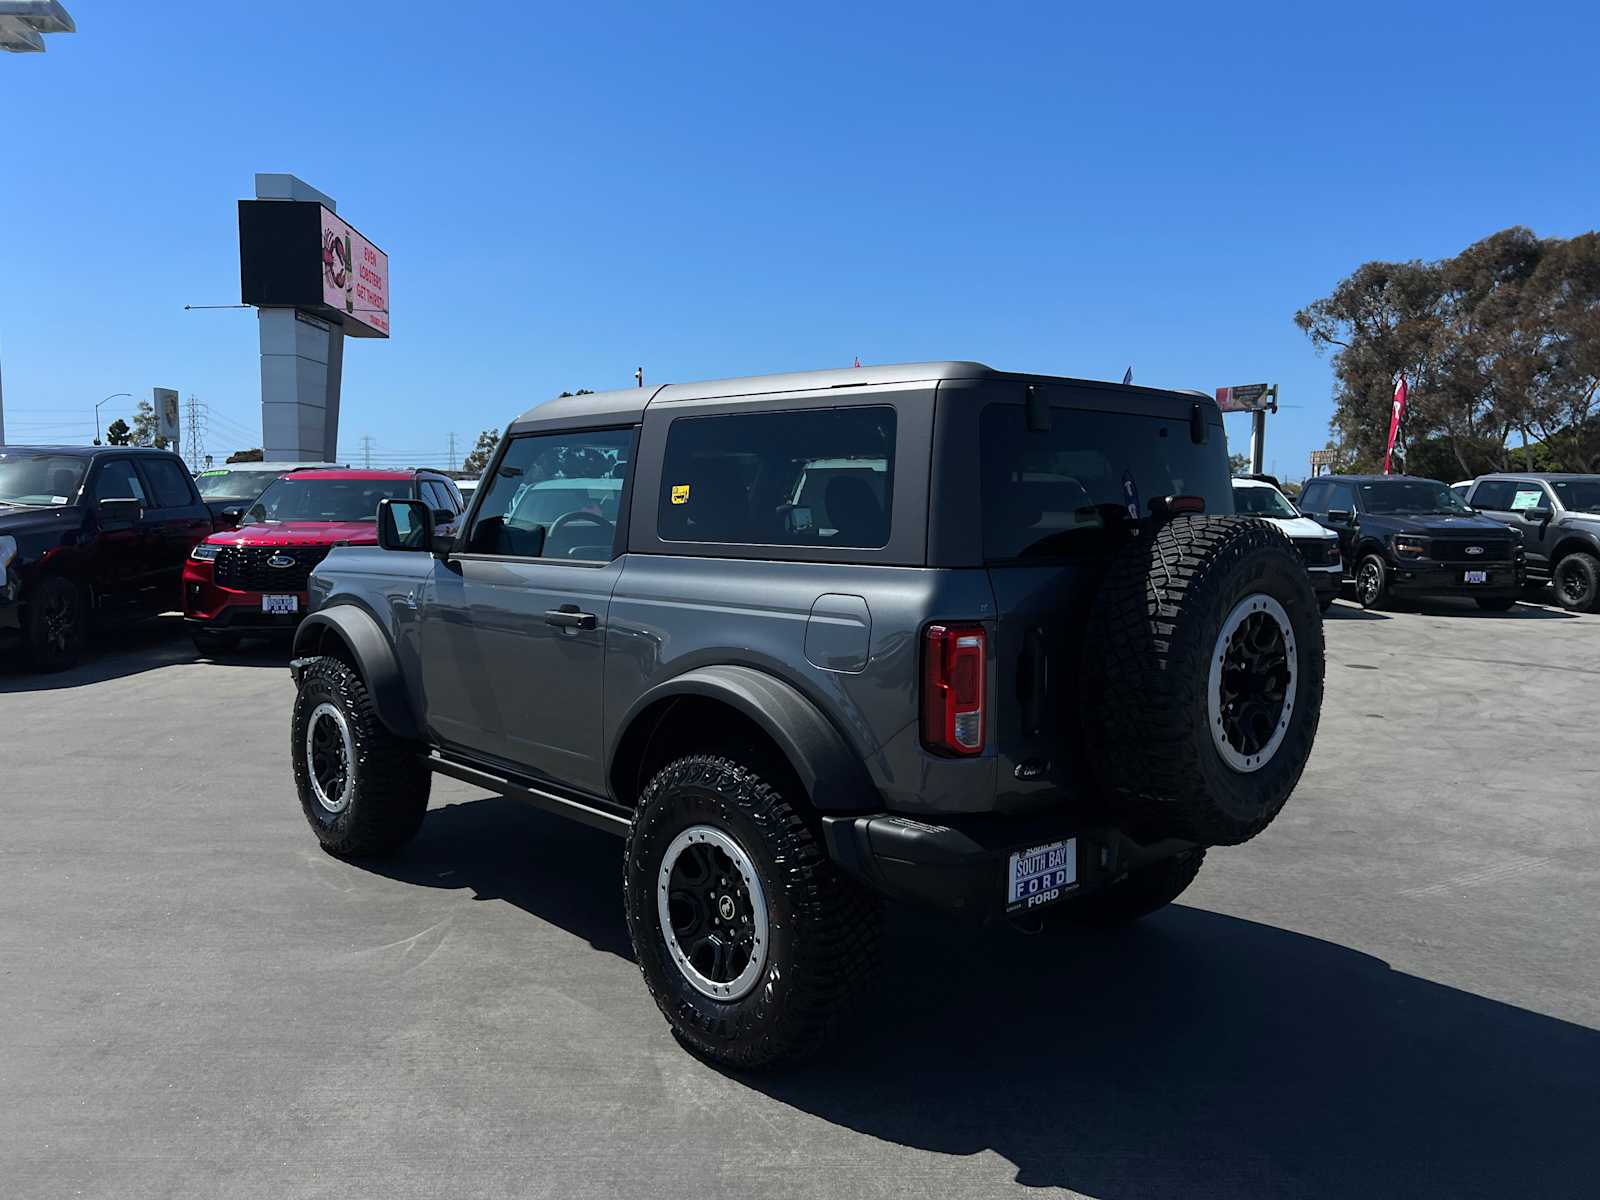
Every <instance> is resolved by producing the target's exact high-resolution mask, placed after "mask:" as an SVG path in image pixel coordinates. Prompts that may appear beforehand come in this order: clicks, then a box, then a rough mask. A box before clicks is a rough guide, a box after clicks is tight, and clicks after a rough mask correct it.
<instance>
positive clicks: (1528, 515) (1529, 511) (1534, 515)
mask: <svg viewBox="0 0 1600 1200" xmlns="http://www.w3.org/2000/svg"><path fill="white" fill-rule="evenodd" d="M1555 515H1556V513H1555V509H1553V508H1525V509H1523V510H1522V517H1523V519H1524V520H1527V521H1534V522H1539V523H1542V522H1545V521H1548V520H1549V519H1550V518H1551V517H1553V516H1555Z"/></svg>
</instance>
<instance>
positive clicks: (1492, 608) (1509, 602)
mask: <svg viewBox="0 0 1600 1200" xmlns="http://www.w3.org/2000/svg"><path fill="white" fill-rule="evenodd" d="M1475 599H1476V600H1477V602H1478V607H1479V608H1481V609H1483V611H1484V612H1510V611H1511V610H1512V609H1513V608H1515V607H1516V605H1517V601H1516V598H1515V597H1511V596H1478V597H1475Z"/></svg>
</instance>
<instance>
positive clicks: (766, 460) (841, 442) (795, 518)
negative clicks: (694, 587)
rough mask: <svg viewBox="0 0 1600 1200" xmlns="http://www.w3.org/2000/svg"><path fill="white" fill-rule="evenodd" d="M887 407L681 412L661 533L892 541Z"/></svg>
mask: <svg viewBox="0 0 1600 1200" xmlns="http://www.w3.org/2000/svg"><path fill="white" fill-rule="evenodd" d="M894 438H895V412H894V409H893V408H891V407H889V406H888V405H872V406H866V407H860V408H829V409H807V410H803V411H799V412H767V413H736V414H729V415H724V416H714V417H680V418H678V419H677V420H675V421H673V423H672V427H671V429H670V430H669V431H668V433H667V449H666V455H665V457H664V459H663V463H662V471H661V500H660V506H659V509H658V512H659V513H660V519H659V521H658V529H659V532H660V535H661V537H662V538H663V539H664V540H666V541H673V542H731V543H743V544H746V545H765V546H819V547H829V546H848V547H857V548H867V549H875V548H878V547H881V546H884V545H886V544H887V543H888V541H889V523H890V515H891V514H890V508H891V504H890V500H891V498H892V497H893V495H894Z"/></svg>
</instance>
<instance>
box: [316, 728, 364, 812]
mask: <svg viewBox="0 0 1600 1200" xmlns="http://www.w3.org/2000/svg"><path fill="white" fill-rule="evenodd" d="M355 761H356V750H355V742H354V740H353V739H352V738H351V736H350V724H349V722H348V721H346V720H345V716H344V713H342V712H340V711H339V708H338V706H337V705H334V704H326V703H324V704H319V705H317V707H316V708H314V709H312V710H311V719H310V720H309V721H307V722H306V763H307V765H308V766H309V767H310V768H311V770H310V776H311V794H312V795H313V796H315V797H316V798H317V803H318V804H320V805H322V807H323V808H325V809H327V810H328V811H329V812H331V813H339V812H343V811H344V810H345V808H346V806H347V805H349V803H350V793H351V792H352V791H353V790H354V789H355Z"/></svg>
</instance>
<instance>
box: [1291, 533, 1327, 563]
mask: <svg viewBox="0 0 1600 1200" xmlns="http://www.w3.org/2000/svg"><path fill="white" fill-rule="evenodd" d="M1289 540H1290V541H1292V542H1293V543H1294V548H1295V549H1296V550H1298V551H1300V557H1301V558H1302V559H1304V560H1305V564H1306V566H1308V567H1331V566H1335V565H1337V563H1338V562H1339V539H1338V538H1290V539H1289Z"/></svg>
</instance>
